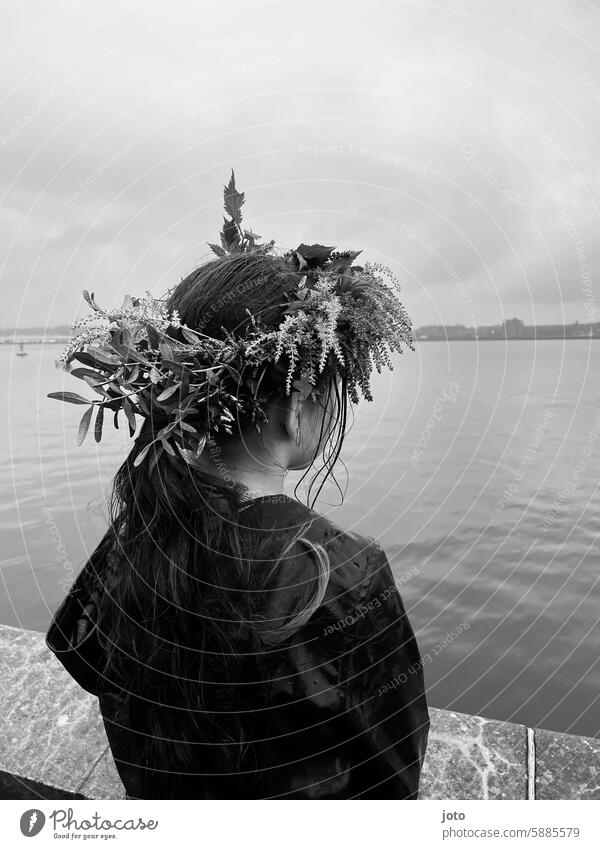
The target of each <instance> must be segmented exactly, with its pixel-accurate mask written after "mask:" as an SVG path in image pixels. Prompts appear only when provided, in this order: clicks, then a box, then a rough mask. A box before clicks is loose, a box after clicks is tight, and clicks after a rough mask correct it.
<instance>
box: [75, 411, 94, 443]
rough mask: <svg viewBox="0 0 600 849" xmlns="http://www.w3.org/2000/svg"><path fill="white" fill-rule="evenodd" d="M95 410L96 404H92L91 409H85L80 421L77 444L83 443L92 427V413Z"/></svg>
mask: <svg viewBox="0 0 600 849" xmlns="http://www.w3.org/2000/svg"><path fill="white" fill-rule="evenodd" d="M93 412H94V405H93V404H92V405H91V406H90V407H89V409H87V410H86V411H85V413H84V414H83V417H82V419H81V421H80V422H79V430H78V431H77V445H81V444H82V443H83V440H84V439H85V437H86V436H87V432H88V430H89V429H90V422H91V420H92V413H93Z"/></svg>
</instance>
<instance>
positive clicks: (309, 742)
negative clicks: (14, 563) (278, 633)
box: [46, 496, 429, 799]
mask: <svg viewBox="0 0 600 849" xmlns="http://www.w3.org/2000/svg"><path fill="white" fill-rule="evenodd" d="M242 517H244V519H245V520H248V521H249V522H251V523H253V526H254V527H257V528H261V529H262V530H264V533H265V540H267V539H269V540H270V541H271V543H272V540H273V535H277V534H279V533H289V531H290V530H291V529H294V528H297V527H298V526H299V525H300V524H301V523H303V522H306V521H307V519H308V520H309V521H310V522H311V526H310V530H309V532H308V533H307V534H306V536H308V538H309V539H310V540H311V541H312V542H315V543H319V544H320V545H322V546H323V548H324V549H325V550H326V551H327V554H328V556H329V561H330V565H331V570H330V575H329V583H328V586H327V589H326V592H325V595H324V597H323V600H322V602H321V604H320V605H319V606H318V608H317V609H316V610H315V611H314V613H313V614H312V615H311V616H310V618H309V619H308V620H307V621H305V622H304V623H301V624H300V627H299V628H297V629H296V630H295V631H294V632H292V633H291V634H289V635H287V636H286V637H285V639H284V640H283V642H282V644H281V645H280V646H279V652H278V654H277V655H276V656H277V664H278V665H277V668H276V669H274V670H273V673H272V674H271V675H270V676H269V681H268V685H266V686H268V690H269V692H268V694H266V695H267V698H266V700H263V701H262V703H261V707H260V708H258V707H257V709H256V710H255V711H254V712H253V719H254V722H253V741H254V742H253V743H252V764H253V766H252V768H251V769H247V770H245V771H243V772H238V773H236V774H218V775H214V774H213V775H205V774H203V770H202V767H203V764H202V757H201V750H200V749H198V748H197V747H196V749H194V751H195V753H196V754H195V755H194V757H195V758H196V760H197V765H196V766H195V768H194V769H192V770H189V773H188V774H186V775H185V776H182V775H181V771H179V772H178V773H177V779H178V780H173V781H172V782H171V781H170V782H169V783H168V787H169V790H168V791H167V792H165V784H164V782H160V787H161V789H160V791H159V790H158V789H157V788H158V783H157V782H153V775H157V774H158V773H156V772H153V771H150V770H149V769H148V767H147V766H144V765H142V764H141V763H140V762H139V759H138V758H137V757H136V755H137V752H138V751H139V749H140V747H139V745H136V743H137V744H139V737H138V738H137V740H136V735H137V734H138V732H136V730H135V729H136V722H135V712H136V710H143V705H137V704H136V699H135V697H134V696H133V695H132V694H130V693H128V692H127V691H126V689H121V688H119V687H115V686H114V684H112V683H111V682H108V681H106V679H104V678H103V676H102V675H101V674H100V673H99V669H100V668H101V661H102V648H101V645H100V642H99V641H98V633H97V630H98V626H97V624H96V621H95V609H96V608H95V603H96V601H97V598H96V596H95V595H94V593H93V592H90V590H89V588H88V586H89V584H88V583H86V570H85V569H84V570H83V571H82V572H81V573H80V575H79V576H78V578H77V580H76V581H75V583H74V585H73V587H72V589H71V592H70V593H69V595H68V597H67V598H66V599H65V601H64V602H63V604H62V605H61V606H60V608H59V609H58V611H57V613H56V614H55V617H54V620H53V622H52V624H51V626H50V629H49V631H48V634H47V636H46V642H47V645H48V646H49V648H50V649H51V650H52V651H53V652H54V653H55V655H56V656H57V657H58V659H59V660H60V661H61V663H62V664H63V665H64V666H65V668H66V669H67V671H68V672H69V673H70V674H71V675H72V676H73V677H74V678H75V680H76V681H77V682H78V683H79V684H80V685H81V686H82V687H83V688H84V689H86V690H88V691H89V692H90V693H93V694H94V695H96V696H98V699H99V703H100V709H101V711H102V715H103V719H104V724H105V728H106V732H107V736H108V740H109V743H110V746H111V750H112V753H113V756H114V759H115V763H116V766H117V769H118V771H119V774H120V776H121V779H122V781H123V783H124V785H125V788H126V790H127V794H128V798H165V797H172V798H187V799H202V798H297V799H307V798H308V799H347V798H377V799H416V798H418V788H419V777H420V773H421V768H422V764H423V758H424V755H425V749H426V746H427V738H428V733H429V713H428V710H427V701H426V697H425V688H424V680H423V668H422V661H421V657H420V654H419V649H418V646H417V642H416V640H415V636H414V633H413V630H412V627H411V625H410V622H409V620H408V618H407V616H406V612H405V609H404V605H403V602H402V598H401V596H400V594H399V592H398V591H397V589H396V586H395V583H394V578H393V575H392V572H391V569H390V566H389V564H388V561H387V558H386V556H385V554H384V552H383V551H382V549H381V548H380V546H379V545H378V544H377V543H376V542H375V540H374V539H372V538H365V537H362V536H359V535H358V534H355V533H350V532H345V531H342V530H341V529H340V528H338V527H336V526H335V525H334V524H333V523H331V522H330V521H329V520H328V519H326V518H325V517H323V516H320V515H319V514H317V513H315V512H313V511H310V510H309V509H308V508H307V507H305V506H303V505H301V504H300V503H299V502H297V501H296V500H295V499H292V498H288V497H285V496H284V497H277V498H274V497H272V496H265V497H263V498H259V499H254V500H253V501H252V502H250V503H249V505H247V506H246V507H245V508H244V511H243V512H241V513H240V518H242ZM311 556H312V555H311V554H310V550H309V549H308V550H307V552H306V555H305V556H304V557H302V556H300V557H295V558H294V559H293V561H290V563H289V564H288V566H287V567H286V568H285V569H282V570H281V572H280V576H279V586H274V587H273V590H274V592H273V594H272V597H273V599H274V601H273V604H274V606H275V607H276V608H277V609H276V611H275V613H274V615H276V616H280V615H281V611H282V609H285V608H286V606H287V607H288V608H289V610H290V611H293V610H296V609H298V603H299V597H300V596H302V595H303V592H304V588H305V586H306V575H307V573H311V574H314V563H310V558H311ZM306 558H308V560H307V559H306ZM300 607H302V604H300ZM123 700H126V701H127V702H128V706H129V707H130V711H129V717H130V720H129V722H128V723H127V724H125V725H124V724H119V723H116V722H114V721H113V720H114V714H115V710H116V708H117V706H119V705H120V706H123ZM152 766H153V768H155V769H157V770H159V773H160V774H161V775H163V776H164V775H165V771H166V774H167V775H168V773H169V765H168V764H154V765H152Z"/></svg>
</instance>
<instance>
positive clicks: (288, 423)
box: [282, 391, 302, 439]
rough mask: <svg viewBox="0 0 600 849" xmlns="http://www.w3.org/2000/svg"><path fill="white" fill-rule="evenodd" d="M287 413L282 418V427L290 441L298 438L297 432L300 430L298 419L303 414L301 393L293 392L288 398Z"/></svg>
mask: <svg viewBox="0 0 600 849" xmlns="http://www.w3.org/2000/svg"><path fill="white" fill-rule="evenodd" d="M286 400H287V406H286V409H285V413H284V415H283V417H282V425H283V429H284V430H285V433H286V436H288V437H289V438H290V439H295V438H296V430H297V429H298V419H299V418H300V414H301V412H302V402H301V401H300V393H299V392H295V391H292V394H291V395H289V396H288V398H287V399H286Z"/></svg>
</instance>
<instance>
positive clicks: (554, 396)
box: [0, 340, 600, 736]
mask: <svg viewBox="0 0 600 849" xmlns="http://www.w3.org/2000/svg"><path fill="white" fill-rule="evenodd" d="M27 350H28V356H27V357H22V358H19V357H17V356H16V352H15V350H13V349H12V348H11V347H10V346H8V345H5V346H0V387H1V390H2V396H1V397H2V398H3V399H4V403H5V405H6V406H5V414H4V415H3V416H2V417H1V419H0V437H1V440H0V469H1V475H0V488H1V498H0V531H1V540H2V547H1V549H0V567H1V568H0V576H1V584H0V622H2V623H5V624H9V625H16V626H21V627H24V628H33V629H38V630H42V631H45V630H46V628H47V626H48V623H49V620H50V617H51V614H52V612H53V611H54V610H55V609H56V607H57V606H58V604H59V603H60V601H61V599H62V598H63V597H64V594H65V592H66V590H67V589H68V587H69V585H70V583H71V581H72V580H73V578H74V577H75V576H76V574H77V573H78V572H79V570H80V569H81V567H82V565H83V563H84V560H85V558H86V555H87V554H88V553H89V552H90V551H91V549H92V548H93V547H94V545H95V543H96V542H97V541H98V539H99V538H100V536H101V534H102V532H103V529H104V527H105V523H106V518H105V516H106V506H105V499H106V497H107V495H108V491H109V486H110V481H111V477H112V475H113V473H114V471H115V469H116V467H117V465H118V464H119V462H120V460H121V459H122V458H123V457H124V456H125V453H126V451H127V447H128V444H129V440H128V437H127V435H126V434H125V433H123V431H113V430H110V431H108V434H107V438H106V439H103V441H102V443H101V444H100V445H99V446H98V445H96V443H95V442H94V441H93V438H92V436H91V434H90V435H89V436H88V440H89V441H87V440H86V442H85V443H84V445H83V446H82V447H79V448H78V447H76V444H75V438H76V432H77V426H78V422H79V418H80V416H81V413H82V412H83V409H84V408H82V407H76V406H73V405H70V404H63V403H60V402H58V401H54V400H51V399H48V398H47V397H46V394H47V393H48V392H51V391H56V390H59V389H61V388H69V389H72V390H74V391H77V392H80V393H81V394H86V393H85V390H86V387H85V386H84V387H83V390H82V386H81V385H80V381H77V380H75V379H74V378H72V377H69V376H68V375H65V374H64V373H63V372H61V371H58V370H57V369H56V368H55V366H54V360H55V358H56V356H57V355H58V354H59V353H60V350H61V348H60V346H53V345H48V346H45V347H41V346H35V345H30V346H28V348H27ZM599 367H600V342H598V341H592V340H568V341H566V342H565V341H562V340H557V341H554V340H547V341H537V342H535V341H508V342H506V341H502V342H454V343H450V344H446V343H442V342H422V343H419V345H418V347H417V350H416V352H414V353H413V352H410V351H409V352H407V353H405V354H404V355H402V356H400V355H398V356H397V357H396V360H395V369H394V372H393V373H391V374H390V373H389V372H388V373H385V374H381V375H377V374H375V376H374V380H373V387H374V394H375V399H376V400H375V402H373V403H366V402H365V403H362V404H361V405H360V406H359V407H358V408H357V410H356V412H355V414H354V420H353V422H352V425H351V427H350V430H349V432H348V435H347V437H346V442H345V448H344V452H343V455H342V457H343V460H344V463H345V468H344V467H343V466H340V467H339V469H338V474H337V480H338V483H339V485H340V486H341V487H342V489H344V490H345V496H344V500H343V503H342V504H341V505H340V503H339V502H340V496H339V493H338V492H337V491H336V490H335V489H334V488H333V487H332V486H330V487H328V488H327V489H326V491H324V493H323V495H322V497H321V499H320V501H319V502H318V504H317V507H318V508H319V509H321V511H323V512H327V513H329V515H330V516H331V517H332V518H333V519H334V520H335V521H336V522H337V523H338V524H340V525H342V526H344V527H346V528H349V529H352V530H355V531H359V532H361V533H365V534H368V535H371V536H374V537H376V538H378V539H379V540H380V542H381V543H382V545H383V547H384V549H385V551H386V554H387V556H388V559H389V561H390V564H391V566H392V569H393V571H394V574H395V576H396V579H397V582H398V584H399V587H400V592H401V594H402V597H403V599H404V603H405V606H406V609H407V611H408V614H409V617H410V620H411V622H412V625H413V628H414V630H415V633H416V635H417V639H418V642H419V646H420V649H421V653H422V655H423V659H424V672H425V678H426V683H427V687H428V693H429V702H430V704H431V705H433V706H435V707H445V708H450V709H453V710H459V711H466V712H468V713H474V714H481V715H484V716H488V717H493V718H497V719H501V720H509V721H512V722H521V723H524V724H527V725H529V726H538V727H544V728H550V729H554V730H557V731H564V732H569V733H575V734H586V735H589V736H600V623H599V615H600V586H599V584H598V576H599V573H600V554H599V531H600V494H599V489H598V486H599V481H600V380H599V379H598V371H599ZM296 478H297V476H296ZM295 482H296V479H293V478H290V487H289V491H290V494H291V493H292V491H293V484H294V483H295ZM300 496H301V497H302V487H301V489H300Z"/></svg>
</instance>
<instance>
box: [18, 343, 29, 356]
mask: <svg viewBox="0 0 600 849" xmlns="http://www.w3.org/2000/svg"><path fill="white" fill-rule="evenodd" d="M19 345H20V346H21V349H20V350H19V351H17V357H26V356H27V351H26V350H25V342H19Z"/></svg>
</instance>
